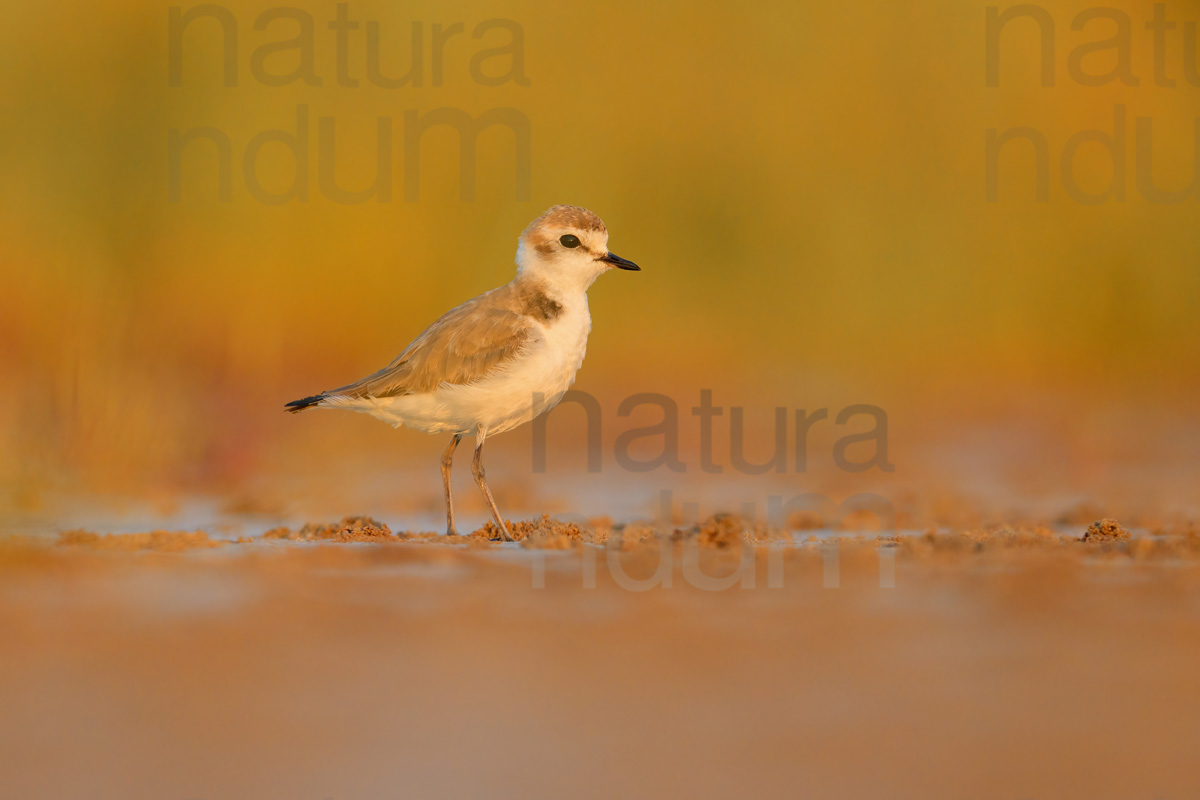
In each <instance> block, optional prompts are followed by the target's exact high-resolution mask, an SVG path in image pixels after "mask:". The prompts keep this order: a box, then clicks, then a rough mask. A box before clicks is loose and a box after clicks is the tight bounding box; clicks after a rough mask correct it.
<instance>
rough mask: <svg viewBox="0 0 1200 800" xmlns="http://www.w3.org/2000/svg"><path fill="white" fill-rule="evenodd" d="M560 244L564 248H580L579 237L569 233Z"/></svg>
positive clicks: (561, 238) (561, 239)
mask: <svg viewBox="0 0 1200 800" xmlns="http://www.w3.org/2000/svg"><path fill="white" fill-rule="evenodd" d="M558 243H559V244H561V245H562V246H563V247H579V237H578V236H576V235H575V234H573V233H567V234H564V235H563V236H561V237H560V238H559V240H558Z"/></svg>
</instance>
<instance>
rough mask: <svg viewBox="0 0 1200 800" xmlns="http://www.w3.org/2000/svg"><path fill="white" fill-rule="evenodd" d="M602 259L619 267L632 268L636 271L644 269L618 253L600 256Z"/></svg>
mask: <svg viewBox="0 0 1200 800" xmlns="http://www.w3.org/2000/svg"><path fill="white" fill-rule="evenodd" d="M600 260H601V261H603V262H604V263H605V264H611V265H613V266H614V267H616V268H617V269H630V270H633V271H634V272H639V271H641V269H642V268H641V267H639V266H638V265H637V264H635V263H633V262H632V261H630V260H629V259H627V258H621V257H620V256H619V255H617V254H616V253H609V254H607V255H603V256H600Z"/></svg>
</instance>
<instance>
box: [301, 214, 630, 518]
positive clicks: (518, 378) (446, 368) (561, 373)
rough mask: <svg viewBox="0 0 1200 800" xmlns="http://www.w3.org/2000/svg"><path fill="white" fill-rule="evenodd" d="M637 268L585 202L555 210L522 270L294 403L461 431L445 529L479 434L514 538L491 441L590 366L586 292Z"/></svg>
mask: <svg viewBox="0 0 1200 800" xmlns="http://www.w3.org/2000/svg"><path fill="white" fill-rule="evenodd" d="M614 267H616V268H618V269H628V270H639V269H641V267H639V266H638V265H637V264H635V263H633V262H632V261H627V260H626V259H624V258H621V257H620V256H618V255H616V254H614V253H611V252H609V249H608V229H607V228H606V227H605V226H604V223H603V222H602V221H601V220H600V218H599V217H598V216H596V215H595V214H593V213H592V212H591V211H588V210H587V209H586V208H579V207H578V206H554V207H553V208H551V209H550V210H549V211H547V212H546V213H545V214H542V215H541V216H540V217H538V218H537V219H535V220H534V221H533V222H531V223H530V224H529V227H528V228H526V229H525V231H524V232H523V233H522V234H521V238H520V239H519V240H518V244H517V277H516V278H514V279H513V280H512V281H511V282H510V283H507V284H505V285H504V286H501V287H500V288H499V289H493V290H492V291H490V292H485V293H484V294H481V295H479V297H476V298H475V299H474V300H468V301H467V302H465V303H463V304H462V305H461V306H459V307H457V308H455V309H453V310H451V311H448V312H447V313H445V314H443V315H442V316H441V317H440V318H439V319H438V320H437V321H436V322H434V323H433V324H432V325H430V326H429V327H428V328H426V329H425V332H424V333H422V334H421V335H420V336H418V337H417V338H416V339H414V340H413V342H412V343H411V344H410V345H409V346H408V347H406V348H404V352H402V353H401V354H400V355H398V356H396V358H395V359H393V360H392V363H390V364H388V365H387V366H386V367H384V368H383V369H381V370H379V371H378V372H376V373H373V374H371V375H368V376H367V377H365V378H363V379H362V380H359V381H355V382H354V383H351V384H349V385H347V386H343V387H341V388H340V389H333V390H331V391H328V392H321V393H320V394H318V395H314V396H312V397H305V398H304V399H302V400H294V401H292V402H291V403H288V404H287V405H286V408H287V410H288V411H291V412H297V411H303V410H304V409H306V408H311V407H313V406H321V407H328V408H345V409H349V410H351V411H362V412H364V413H367V414H370V415H371V416H373V417H375V418H377V419H381V420H383V421H384V422H387V423H389V424H391V425H392V426H394V427H397V428H398V427H400V426H401V425H405V426H407V427H409V428H414V429H416V430H419V431H424V432H425V433H449V434H452V438H451V439H450V444H449V445H448V446H447V447H446V451H445V453H443V455H442V484H443V486H444V487H445V491H446V532H447V533H451V534H452V533H455V529H454V505H453V502H452V500H451V496H450V465H451V461H452V459H453V457H454V450H455V448H457V447H458V443H459V442H460V441H461V440H462V437H463V436H464V435H465V434H468V433H473V434H474V435H475V458H474V460H473V461H472V472H473V473H474V475H475V482H476V483H478V484H479V488H480V490H481V491H482V492H483V496H484V499H486V500H487V504H488V507H489V508H490V509H491V512H492V518H493V519H494V520H495V521H496V526H497V527H498V528H499V530H500V535H501V536H502V537H503V538H504V539H506V540H511V537H510V536H509V532H508V529H507V528H506V527H505V525H504V519H503V518H502V517H501V516H500V511H499V510H498V509H497V508H496V501H495V500H493V499H492V493H491V491H490V490H489V489H488V485H487V481H486V480H485V479H484V472H483V442H484V440H485V439H486V438H487V437H488V436H493V435H495V434H497V433H503V432H504V431H508V430H512V429H513V428H515V427H517V426H518V425H522V424H524V423H526V422H529V421H530V420H531V419H533V418H534V417H535V416H537V415H538V414H540V413H542V412H544V411H548V410H549V409H551V408H553V407H554V405H555V404H556V403H558V401H559V400H560V399H562V396H563V394H565V393H566V391H567V389H568V388H569V387H570V386H571V384H572V383H573V382H574V381H575V373H576V372H578V371H579V367H580V365H581V364H583V355H584V351H585V350H586V349H587V337H588V333H589V332H590V331H591V329H592V317H591V314H590V313H589V312H588V302H587V290H588V287H590V286H591V285H592V282H593V281H595V280H596V278H598V277H599V276H600V274H601V273H603V272H606V271H608V270H610V269H612V268H614Z"/></svg>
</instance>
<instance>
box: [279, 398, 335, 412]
mask: <svg viewBox="0 0 1200 800" xmlns="http://www.w3.org/2000/svg"><path fill="white" fill-rule="evenodd" d="M324 399H325V395H323V394H314V395H313V396H312V397H304V398H301V399H299V400H293V401H292V402H290V403H288V404H287V405H285V406H284V408H285V409H286V410H287V411H288V413H291V414H299V413H300V412H301V411H303V410H304V409H306V408H312V407H313V406H318V405H320V404H321V402H322V401H323V400H324Z"/></svg>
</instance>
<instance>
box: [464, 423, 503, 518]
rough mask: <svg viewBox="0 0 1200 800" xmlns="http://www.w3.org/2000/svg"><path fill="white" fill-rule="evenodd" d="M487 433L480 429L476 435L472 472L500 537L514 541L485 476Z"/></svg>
mask: <svg viewBox="0 0 1200 800" xmlns="http://www.w3.org/2000/svg"><path fill="white" fill-rule="evenodd" d="M486 436H487V433H486V432H485V431H484V430H483V428H480V429H479V430H478V432H477V433H476V434H475V459H474V460H473V461H472V462H471V472H472V473H473V474H474V475H475V482H476V483H478V484H479V489H480V491H482V492H483V498H484V499H485V500H487V504H488V508H490V509H491V510H492V519H494V520H495V521H496V525H497V526H498V527H499V528H500V536H501V538H503V539H504V541H506V542H511V541H513V538H512V537H511V536H509V535H508V526H506V525H505V524H504V518H503V517H501V516H500V509H498V508H496V501H495V500H493V499H492V492H491V490H490V489H488V485H487V480H486V479H485V478H484V475H483V440H484V438H486Z"/></svg>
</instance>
